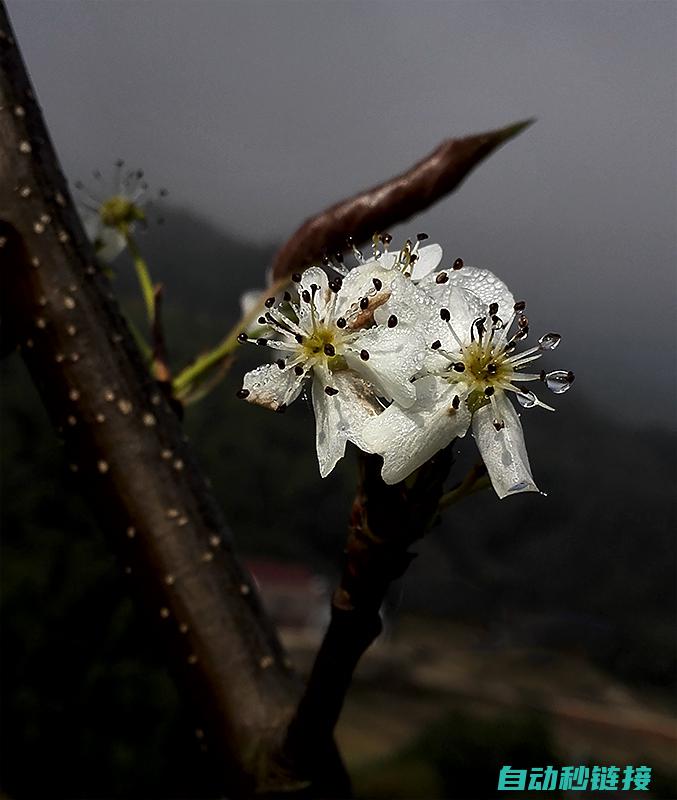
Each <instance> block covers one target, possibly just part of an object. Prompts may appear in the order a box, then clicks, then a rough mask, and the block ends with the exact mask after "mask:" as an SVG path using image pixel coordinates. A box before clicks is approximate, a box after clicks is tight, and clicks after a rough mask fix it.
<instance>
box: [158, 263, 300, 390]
mask: <svg viewBox="0 0 677 800" xmlns="http://www.w3.org/2000/svg"><path fill="white" fill-rule="evenodd" d="M288 283H289V278H288V277H286V276H285V277H283V278H281V279H280V280H278V281H276V282H275V283H274V284H273V285H272V286H269V287H267V288H266V289H264V290H263V291H262V292H261V297H260V302H258V303H257V304H256V305H255V306H254V307H253V308H252V310H251V311H250V312H248V313H247V314H244V315H243V316H242V317H240V319H239V320H238V321H237V323H236V324H235V325H234V326H233V327H232V328H231V329H230V331H229V332H228V333H227V334H226V336H225V338H224V339H223V340H222V341H221V342H220V343H219V344H218V345H216V347H214V348H213V349H212V350H209V351H207V352H206V353H203V354H202V355H201V356H198V357H197V358H196V359H195V361H194V362H193V363H192V364H189V365H188V366H187V367H185V368H184V369H183V370H181V372H180V373H179V374H178V375H177V376H176V378H174V381H173V384H172V385H173V388H174V395H175V397H177V398H178V399H181V397H182V395H185V393H186V391H187V390H188V389H189V388H190V386H191V384H193V383H194V382H195V381H196V380H198V379H199V378H200V377H202V375H203V374H204V373H205V372H207V371H208V370H209V369H211V368H212V367H213V366H215V365H216V364H219V363H221V362H222V361H223V360H224V359H225V358H227V357H228V356H229V355H231V354H232V353H233V352H234V351H235V349H236V348H237V346H238V344H239V342H238V340H237V337H238V334H239V333H240V332H241V331H245V330H247V329H248V328H249V327H250V326H251V324H252V323H253V322H254V320H255V319H256V318H257V317H258V316H259V315H260V314H261V308H262V307H263V303H264V301H265V299H266V298H267V297H270V295H274V294H277V293H278V292H279V291H280V290H281V289H283V288H284V287H285V286H286V285H287V284H288Z"/></svg>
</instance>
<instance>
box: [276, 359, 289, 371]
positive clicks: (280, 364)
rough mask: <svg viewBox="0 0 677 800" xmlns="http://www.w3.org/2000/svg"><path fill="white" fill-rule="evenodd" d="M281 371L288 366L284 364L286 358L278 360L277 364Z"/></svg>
mask: <svg viewBox="0 0 677 800" xmlns="http://www.w3.org/2000/svg"><path fill="white" fill-rule="evenodd" d="M275 363H276V364H277V366H278V367H279V368H280V369H284V368H285V367H286V366H287V365H286V364H285V362H284V358H278V359H277V361H276V362H275Z"/></svg>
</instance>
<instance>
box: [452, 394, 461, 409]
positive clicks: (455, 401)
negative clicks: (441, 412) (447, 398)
mask: <svg viewBox="0 0 677 800" xmlns="http://www.w3.org/2000/svg"><path fill="white" fill-rule="evenodd" d="M460 405H461V398H460V397H459V396H458V395H457V394H456V395H454V399H453V400H452V401H451V407H452V408H458V407H459V406H460Z"/></svg>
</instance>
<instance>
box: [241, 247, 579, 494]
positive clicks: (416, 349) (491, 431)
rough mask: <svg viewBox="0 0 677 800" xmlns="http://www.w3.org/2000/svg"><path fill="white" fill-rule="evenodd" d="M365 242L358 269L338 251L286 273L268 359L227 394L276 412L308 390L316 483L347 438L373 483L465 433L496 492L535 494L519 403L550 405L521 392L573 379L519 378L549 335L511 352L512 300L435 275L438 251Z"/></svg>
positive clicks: (270, 309) (272, 309)
mask: <svg viewBox="0 0 677 800" xmlns="http://www.w3.org/2000/svg"><path fill="white" fill-rule="evenodd" d="M425 239H427V236H425V235H424V234H420V235H419V236H418V237H417V238H416V241H415V242H412V241H409V240H407V242H406V243H405V245H404V247H403V248H402V249H400V250H399V251H392V250H390V249H389V244H390V241H391V237H390V236H388V235H385V236H380V237H374V242H373V246H372V250H373V252H372V255H371V257H370V258H368V259H365V258H364V257H363V255H362V253H361V252H360V251H359V250H357V248H355V247H353V253H354V255H355V260H356V262H357V263H356V265H355V266H354V267H352V268H348V267H347V266H346V264H345V262H344V259H343V258H342V257H341V256H340V255H339V256H336V257H334V258H333V259H331V260H330V259H325V263H324V266H325V267H327V268H330V269H331V270H332V271H333V272H334V273H335V274H336V276H335V277H333V278H330V277H329V275H328V274H327V272H326V271H325V269H322V268H321V267H318V266H313V267H310V268H308V269H306V270H305V271H304V272H303V273H296V274H294V275H293V283H292V290H293V291H286V292H285V293H284V295H282V297H270V298H268V300H266V302H265V308H263V309H262V313H261V316H260V317H259V318H258V324H259V326H260V329H259V330H260V331H263V333H262V334H261V335H260V336H258V337H257V338H251V337H250V336H248V335H247V334H246V333H242V334H240V337H239V338H240V341H241V342H253V343H255V344H258V345H260V346H262V347H266V348H268V349H272V350H273V351H275V352H274V354H275V356H277V358H276V360H275V361H273V362H272V363H268V364H265V365H263V366H260V367H258V368H257V369H254V370H252V371H251V372H248V373H247V374H246V375H245V377H244V382H243V386H242V388H241V389H240V390H239V392H238V396H239V397H240V398H242V399H246V400H247V401H249V402H251V403H256V404H258V405H261V406H265V407H266V408H270V409H272V410H274V411H284V410H285V409H286V408H287V406H288V405H289V404H290V403H292V402H293V401H294V400H295V399H296V398H297V397H299V395H301V393H302V392H303V391H304V389H305V388H306V387H310V392H311V395H312V404H313V409H314V412H315V422H316V444H317V457H318V462H319V466H320V474H321V475H322V476H323V477H325V476H326V475H328V474H329V473H330V472H331V471H332V469H333V468H334V466H335V465H336V463H337V462H338V460H339V459H340V458H341V457H342V456H343V455H344V453H345V449H346V444H347V442H348V441H350V442H353V443H354V444H355V445H357V446H358V447H359V448H361V449H362V450H364V451H365V452H367V453H377V454H379V455H381V456H382V457H383V469H382V477H383V480H384V481H385V482H386V483H388V484H393V483H397V482H398V481H402V480H404V479H406V478H407V477H408V476H409V475H410V474H411V473H412V472H414V471H415V470H416V469H417V468H418V467H420V466H421V465H422V464H424V463H425V462H426V461H427V460H428V459H429V458H431V457H432V456H433V455H434V454H435V453H436V452H438V451H439V450H441V449H442V448H445V447H447V445H449V444H450V443H451V442H452V440H453V439H455V438H457V437H463V436H465V434H466V433H467V432H468V430H469V429H470V428H472V433H473V435H474V438H475V440H476V442H477V446H478V448H479V451H480V454H481V456H482V459H483V460H484V463H485V465H486V468H487V471H488V473H489V477H490V478H491V482H492V484H493V487H494V489H495V490H496V493H497V494H498V496H499V497H501V498H503V497H506V496H507V495H510V494H515V493H517V492H528V491H538V489H537V486H536V484H535V483H534V479H533V477H532V475H531V469H530V467H529V460H528V457H527V452H526V448H525V445H524V436H523V433H522V426H521V423H520V419H519V416H518V414H517V411H516V410H515V408H514V406H513V404H512V402H511V401H510V399H509V397H510V396H513V397H514V398H516V400H517V402H518V403H519V405H520V406H521V407H523V408H532V407H535V406H540V407H542V408H546V409H549V410H553V409H552V408H551V407H550V406H549V405H546V404H545V403H543V402H542V401H541V400H539V399H538V398H537V396H536V395H535V394H534V392H532V391H530V390H529V389H527V388H526V387H525V386H524V384H525V383H528V382H532V381H533V382H539V383H542V384H544V386H545V387H546V388H547V389H549V390H550V391H551V392H554V393H555V394H561V393H563V392H565V391H567V390H568V389H569V387H570V386H571V384H572V382H573V380H574V375H573V373H572V372H569V371H564V370H555V371H552V372H545V371H541V372H525V371H524V369H525V367H527V365H530V364H531V363H532V362H533V361H535V360H536V359H539V358H540V357H541V356H542V355H543V354H544V353H545V352H546V351H549V350H554V349H555V348H556V347H557V346H558V344H559V342H560V336H559V334H556V333H547V334H545V335H544V336H541V338H540V339H539V340H538V342H537V343H536V344H535V345H534V346H533V347H529V348H528V349H525V350H522V351H521V352H518V348H519V346H520V344H521V343H522V342H523V341H524V340H525V339H526V338H527V337H528V335H529V323H528V320H527V318H526V316H525V315H524V309H525V304H524V302H516V301H515V299H514V297H513V296H512V294H511V293H510V291H509V289H508V288H507V286H506V285H505V284H504V283H503V282H502V281H501V280H499V279H498V278H497V277H496V276H495V275H494V274H493V273H491V272H490V271H489V270H486V269H479V268H475V267H469V266H465V265H464V264H463V262H462V260H461V259H456V261H455V262H454V263H453V265H452V266H451V267H449V268H446V269H445V268H440V263H441V261H442V248H441V247H440V246H439V245H437V244H427V245H423V244H422V242H423V241H425Z"/></svg>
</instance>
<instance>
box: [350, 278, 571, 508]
mask: <svg viewBox="0 0 677 800" xmlns="http://www.w3.org/2000/svg"><path fill="white" fill-rule="evenodd" d="M457 263H458V262H457ZM461 266H462V263H461ZM419 287H420V289H421V290H423V291H426V292H427V294H428V295H429V297H430V298H431V299H432V301H433V302H434V303H435V304H436V306H437V309H438V314H437V316H436V320H435V322H434V324H432V327H431V324H430V322H429V321H428V322H426V332H427V335H428V336H430V332H431V330H432V331H434V333H433V338H432V340H430V339H428V341H429V343H430V351H429V354H428V356H427V357H426V364H425V372H426V374H425V375H424V376H423V377H421V378H420V379H419V380H417V381H416V382H415V387H416V394H417V397H416V402H415V403H413V404H411V405H410V406H409V407H407V408H402V407H401V406H399V405H398V404H397V403H393V404H392V405H391V406H390V407H389V408H387V409H386V410H385V411H384V412H383V413H382V414H381V415H379V416H378V417H377V418H374V419H372V420H369V421H368V422H367V423H365V425H364V426H363V428H362V430H361V431H360V437H359V441H358V444H359V446H360V447H362V449H364V450H366V451H368V452H372V453H379V454H380V455H382V456H383V459H384V465H383V472H382V475H383V479H384V480H385V482H386V483H396V482H398V481H401V480H403V479H404V478H406V477H407V476H408V475H409V474H410V473H411V472H413V471H414V470H415V469H417V468H418V467H420V466H421V465H422V464H423V463H425V461H427V460H428V459H429V458H430V457H431V456H432V455H433V454H434V453H436V452H437V451H438V450H441V449H442V448H444V447H446V446H447V445H448V444H449V443H450V442H451V441H452V440H453V439H454V438H455V437H459V436H464V435H465V433H466V431H467V429H468V427H469V426H470V424H472V428H473V434H474V436H475V440H476V441H477V446H478V447H479V450H480V453H481V455H482V458H483V460H484V463H485V465H486V467H487V470H488V472H489V476H490V478H491V481H492V484H493V486H494V489H495V490H496V493H497V494H498V496H499V497H501V498H503V497H506V496H507V495H509V494H515V493H517V492H527V491H538V489H537V487H536V484H535V483H534V480H533V478H532V476H531V470H530V467H529V460H528V457H527V453H526V448H525V446H524V437H523V433H522V426H521V424H520V421H519V417H518V415H517V413H516V412H515V409H514V408H513V406H512V404H511V403H510V401H509V400H508V398H507V393H508V392H511V393H513V394H514V395H515V396H516V397H517V400H518V401H519V403H520V404H521V405H522V406H524V407H525V408H530V407H533V406H537V405H540V406H542V407H543V408H547V409H549V410H553V409H552V408H551V407H550V406H547V405H545V404H544V403H542V402H541V401H540V400H538V398H537V397H536V395H535V394H534V393H533V392H531V391H528V390H525V389H524V388H522V385H521V384H522V383H524V382H528V381H542V382H544V383H545V385H546V386H547V388H548V389H550V390H551V391H553V392H554V393H556V394H561V393H563V392H565V391H567V389H569V387H570V386H571V384H572V382H573V380H574V375H573V373H571V372H565V371H562V370H558V371H555V372H550V373H545V372H540V373H524V372H522V370H523V369H524V367H525V366H526V365H527V364H529V363H530V362H532V361H535V360H536V359H538V358H540V357H541V356H542V355H543V352H544V351H546V350H554V349H555V348H556V347H557V345H558V344H559V341H560V336H559V335H558V334H555V333H549V334H546V335H545V336H543V337H541V339H539V342H538V345H536V346H535V347H532V348H530V349H528V350H526V351H524V352H522V353H516V348H517V344H518V342H520V341H522V340H523V339H525V338H526V337H527V335H528V330H529V325H528V321H527V319H526V317H525V316H524V315H523V313H522V312H523V310H524V303H515V300H514V298H513V296H512V294H511V293H510V291H509V290H508V288H507V287H506V286H505V284H504V283H503V282H502V281H500V280H499V279H498V278H497V277H496V276H495V275H493V274H492V273H491V272H489V271H488V270H483V269H475V268H472V267H465V268H463V269H454V270H451V271H443V272H438V273H437V274H429V275H428V276H427V277H426V278H425V279H424V280H423V281H421V283H420V284H419ZM387 309H388V306H387V305H386V306H385V311H386V312H387ZM426 319H427V318H426ZM515 322H516V323H517V328H516V332H515V333H514V334H512V335H511V334H510V330H511V329H512V327H513V324H514V323H515Z"/></svg>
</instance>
